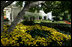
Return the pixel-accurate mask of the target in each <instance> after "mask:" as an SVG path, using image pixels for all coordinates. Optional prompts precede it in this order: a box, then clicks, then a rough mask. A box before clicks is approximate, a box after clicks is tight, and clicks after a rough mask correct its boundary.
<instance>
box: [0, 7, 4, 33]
mask: <svg viewBox="0 0 72 47" xmlns="http://www.w3.org/2000/svg"><path fill="white" fill-rule="evenodd" d="M3 20H4V13H3V8H2V9H1V32H2V31H3Z"/></svg>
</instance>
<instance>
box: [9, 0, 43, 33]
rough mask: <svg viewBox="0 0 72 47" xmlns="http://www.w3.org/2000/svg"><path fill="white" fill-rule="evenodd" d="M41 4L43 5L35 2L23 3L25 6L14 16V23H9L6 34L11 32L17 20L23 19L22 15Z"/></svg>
mask: <svg viewBox="0 0 72 47" xmlns="http://www.w3.org/2000/svg"><path fill="white" fill-rule="evenodd" d="M41 3H44V1H35V2H33V1H32V2H31V1H25V6H24V7H23V9H22V10H21V11H20V12H19V13H18V15H17V16H16V18H15V19H14V21H13V22H12V23H11V26H10V27H9V29H8V32H11V31H13V29H14V28H15V26H16V25H17V24H18V22H19V20H20V19H22V18H23V15H25V12H26V11H28V10H29V8H30V7H32V6H36V5H39V4H41Z"/></svg>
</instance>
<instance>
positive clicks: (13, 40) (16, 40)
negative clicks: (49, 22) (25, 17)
mask: <svg viewBox="0 0 72 47" xmlns="http://www.w3.org/2000/svg"><path fill="white" fill-rule="evenodd" d="M7 29H8V28H7V25H4V31H3V32H2V33H1V45H2V46H21V45H22V46H48V45H51V43H52V42H53V41H55V42H54V43H57V45H59V46H62V44H63V42H62V41H64V39H65V40H66V41H67V40H71V35H68V36H67V35H66V34H62V33H60V32H58V31H57V30H55V29H54V28H49V27H46V26H40V25H32V26H26V25H23V24H22V23H20V24H18V25H17V26H16V28H15V29H14V30H13V32H11V33H10V34H7V33H8V32H7ZM33 29H39V30H45V31H48V32H50V33H51V34H49V33H48V34H49V35H50V36H48V37H47V38H44V37H40V36H36V37H35V38H33V37H32V36H31V35H30V33H27V32H26V31H31V30H33Z"/></svg>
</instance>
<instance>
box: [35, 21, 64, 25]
mask: <svg viewBox="0 0 72 47" xmlns="http://www.w3.org/2000/svg"><path fill="white" fill-rule="evenodd" d="M34 22H35V23H41V22H47V23H64V24H65V22H64V21H54V22H52V21H49V20H34Z"/></svg>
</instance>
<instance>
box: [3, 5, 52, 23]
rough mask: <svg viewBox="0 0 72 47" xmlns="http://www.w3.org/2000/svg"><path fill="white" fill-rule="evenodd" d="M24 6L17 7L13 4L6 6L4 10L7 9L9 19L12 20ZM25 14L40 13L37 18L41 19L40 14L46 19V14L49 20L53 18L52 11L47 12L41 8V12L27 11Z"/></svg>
mask: <svg viewBox="0 0 72 47" xmlns="http://www.w3.org/2000/svg"><path fill="white" fill-rule="evenodd" d="M21 9H22V8H20V7H17V6H16V5H14V4H12V5H10V6H8V7H6V8H5V9H4V11H6V17H7V18H8V19H9V21H10V22H12V21H14V19H15V17H16V16H17V14H18V13H19V12H20V11H21ZM25 15H29V16H31V15H34V16H35V15H38V16H37V20H39V16H42V19H44V16H46V19H47V20H48V19H49V20H53V19H52V17H53V16H52V11H51V12H48V13H47V14H46V13H45V12H44V11H43V10H40V12H39V13H32V12H26V13H25Z"/></svg>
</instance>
